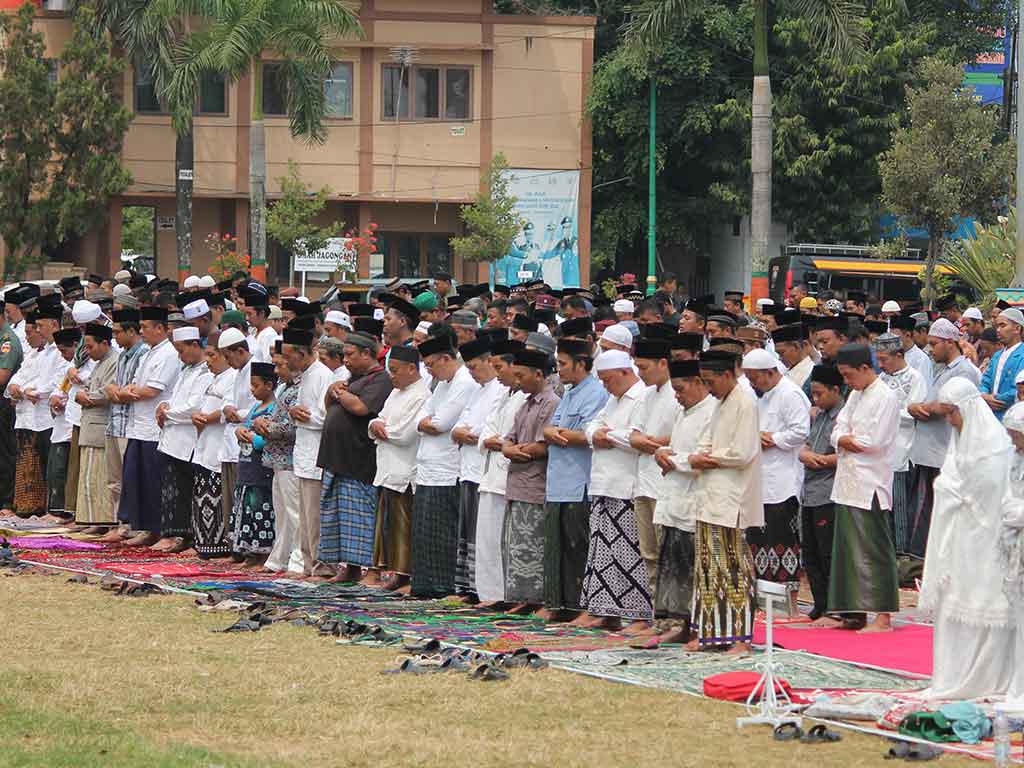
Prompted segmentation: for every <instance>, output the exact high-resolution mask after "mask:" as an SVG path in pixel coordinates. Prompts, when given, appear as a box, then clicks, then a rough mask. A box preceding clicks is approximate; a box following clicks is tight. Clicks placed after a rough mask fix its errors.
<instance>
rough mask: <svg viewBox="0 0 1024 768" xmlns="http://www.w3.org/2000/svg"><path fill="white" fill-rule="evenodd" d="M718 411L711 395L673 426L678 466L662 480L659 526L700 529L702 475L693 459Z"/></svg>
mask: <svg viewBox="0 0 1024 768" xmlns="http://www.w3.org/2000/svg"><path fill="white" fill-rule="evenodd" d="M717 410H718V401H717V400H716V399H715V398H714V397H712V396H711V395H707V396H706V397H705V398H704V399H703V400H701V401H700V402H699V403H697V404H696V405H694V406H692V407H690V408H680V409H679V410H678V411H677V412H676V416H675V422H674V423H673V425H672V438H671V439H670V441H669V444H668V447H667V448H661V449H659V451H658V452H659V453H668V452H669V451H671V454H670V456H671V461H672V464H673V466H674V469H672V470H671V471H670V472H668V473H667V474H666V475H665V476H664V477H662V479H661V483H660V487H659V492H658V503H657V505H655V507H654V523H655V525H667V526H671V527H672V528H678V529H679V530H681V531H688V532H690V533H693V532H694V531H695V530H696V528H697V502H696V495H697V494H696V489H697V477H698V475H699V473H698V472H697V471H695V470H693V469H691V468H690V456H691V455H692V454H693V453H695V452H696V450H697V446H698V445H699V444H700V441H701V440H702V439H704V437H705V435H706V434H707V431H708V430H709V429H710V428H711V420H712V419H713V418H714V416H715V412H716V411H717Z"/></svg>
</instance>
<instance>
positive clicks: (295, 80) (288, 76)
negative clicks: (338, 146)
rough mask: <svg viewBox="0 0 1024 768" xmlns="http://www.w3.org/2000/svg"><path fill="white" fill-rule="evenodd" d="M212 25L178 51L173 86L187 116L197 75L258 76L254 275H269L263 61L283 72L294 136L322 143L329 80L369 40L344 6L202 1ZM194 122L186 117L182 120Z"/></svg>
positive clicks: (253, 146) (333, 2)
mask: <svg viewBox="0 0 1024 768" xmlns="http://www.w3.org/2000/svg"><path fill="white" fill-rule="evenodd" d="M198 2H199V5H200V7H202V8H203V9H204V11H205V13H206V15H207V16H208V17H209V18H210V20H211V23H210V24H209V25H206V26H204V27H202V28H198V29H196V30H195V31H193V32H192V33H191V34H190V35H188V36H187V37H186V38H185V39H184V40H182V41H181V43H180V45H178V46H177V47H176V49H175V62H176V64H177V67H176V69H175V74H174V76H173V77H172V79H171V82H170V85H169V91H168V92H169V93H174V94H175V95H176V102H177V103H178V104H179V108H180V109H182V110H184V109H185V105H186V104H189V103H190V101H189V97H191V99H192V100H193V101H194V99H195V94H196V89H197V88H198V79H197V78H196V73H198V72H201V71H216V72H221V73H223V74H224V75H226V76H227V77H228V78H229V79H230V80H231V81H232V82H237V81H238V80H239V78H241V77H242V76H243V75H245V74H250V73H251V75H252V82H253V96H254V98H253V101H252V103H253V111H252V118H251V121H250V128H249V137H250V138H249V185H250V192H249V206H250V207H249V219H250V221H249V228H250V235H251V237H250V243H249V246H250V252H251V253H252V263H253V268H254V271H258V270H259V269H260V268H262V269H264V270H265V268H266V263H267V262H266V260H267V255H266V250H267V240H266V215H267V214H266V179H267V168H266V164H267V161H266V138H265V131H266V129H265V126H264V120H263V77H264V64H263V61H262V58H263V57H267V58H270V59H274V60H275V63H276V64H278V65H279V70H278V75H277V77H278V83H279V84H280V85H281V86H282V87H283V88H284V90H285V98H286V102H287V111H288V117H289V123H290V127H291V132H292V135H293V136H303V137H305V138H306V139H307V140H308V141H309V142H310V143H313V144H322V143H323V142H324V141H325V140H326V138H327V130H326V128H325V126H324V117H325V115H326V99H325V94H324V80H325V78H326V77H327V75H328V74H329V73H330V71H331V64H332V59H333V58H334V57H335V56H336V55H337V49H336V46H337V44H338V43H339V42H340V40H342V39H351V38H353V37H358V36H361V35H362V27H361V26H360V25H359V19H358V16H357V15H356V13H355V11H353V10H352V7H351V6H350V5H349V4H348V3H346V2H344V0H266V2H258V3H257V2H253V0H198ZM188 119H190V115H189V114H185V113H184V112H182V114H181V115H180V116H176V120H181V121H185V120H188Z"/></svg>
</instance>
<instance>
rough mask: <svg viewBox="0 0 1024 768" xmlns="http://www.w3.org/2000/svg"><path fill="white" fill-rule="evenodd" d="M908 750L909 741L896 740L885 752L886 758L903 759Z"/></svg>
mask: <svg viewBox="0 0 1024 768" xmlns="http://www.w3.org/2000/svg"><path fill="white" fill-rule="evenodd" d="M909 752H910V743H909V742H906V741H897V742H896V743H895V744H893V745H892V746H891V747H889V751H888V752H886V753H885V759H886V760H905V759H906V757H907V754H908V753H909Z"/></svg>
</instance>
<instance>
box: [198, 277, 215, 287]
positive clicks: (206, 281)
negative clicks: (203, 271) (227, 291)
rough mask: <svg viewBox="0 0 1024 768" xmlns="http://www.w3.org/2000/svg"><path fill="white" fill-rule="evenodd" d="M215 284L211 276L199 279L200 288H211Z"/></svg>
mask: <svg viewBox="0 0 1024 768" xmlns="http://www.w3.org/2000/svg"><path fill="white" fill-rule="evenodd" d="M216 284H217V281H216V280H214V279H213V275H203V276H202V277H200V278H199V287H200V288H213V286H215V285H216Z"/></svg>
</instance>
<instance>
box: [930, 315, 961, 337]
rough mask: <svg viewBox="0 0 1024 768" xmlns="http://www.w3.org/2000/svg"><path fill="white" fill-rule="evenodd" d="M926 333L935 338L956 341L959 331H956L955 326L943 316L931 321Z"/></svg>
mask: <svg viewBox="0 0 1024 768" xmlns="http://www.w3.org/2000/svg"><path fill="white" fill-rule="evenodd" d="M928 335H929V336H934V337H935V338H937V339H946V340H947V341H957V340H958V339H959V338H960V331H958V330H957V327H956V326H955V325H953V324H952V323H951V322H949V320H947V319H946V318H944V317H940V318H939V319H938V320H936V321H935V322H934V323H932V327H931V328H929V329H928Z"/></svg>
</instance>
